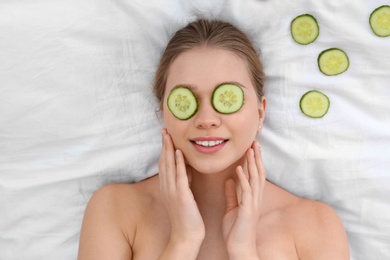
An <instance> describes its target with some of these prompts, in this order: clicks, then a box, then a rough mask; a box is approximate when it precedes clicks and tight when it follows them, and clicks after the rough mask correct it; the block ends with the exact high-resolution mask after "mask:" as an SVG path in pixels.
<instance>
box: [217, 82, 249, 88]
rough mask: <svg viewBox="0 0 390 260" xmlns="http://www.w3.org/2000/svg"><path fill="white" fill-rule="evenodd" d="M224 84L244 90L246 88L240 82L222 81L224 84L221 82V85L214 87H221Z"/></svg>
mask: <svg viewBox="0 0 390 260" xmlns="http://www.w3.org/2000/svg"><path fill="white" fill-rule="evenodd" d="M224 84H231V85H237V86H239V87H241V88H245V89H246V87H245V86H244V85H243V84H241V83H240V82H238V81H224V82H221V83H219V84H217V85H216V86H215V87H218V86H221V85H224Z"/></svg>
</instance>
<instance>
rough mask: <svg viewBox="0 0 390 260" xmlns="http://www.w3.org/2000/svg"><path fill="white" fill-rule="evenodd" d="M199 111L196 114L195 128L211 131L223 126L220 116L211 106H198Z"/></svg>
mask: <svg viewBox="0 0 390 260" xmlns="http://www.w3.org/2000/svg"><path fill="white" fill-rule="evenodd" d="M198 105H199V106H198V111H197V112H196V114H195V120H194V124H195V127H197V128H200V129H210V128H215V127H219V126H220V125H221V118H220V114H219V113H218V112H216V111H215V110H214V108H213V107H212V105H211V104H198Z"/></svg>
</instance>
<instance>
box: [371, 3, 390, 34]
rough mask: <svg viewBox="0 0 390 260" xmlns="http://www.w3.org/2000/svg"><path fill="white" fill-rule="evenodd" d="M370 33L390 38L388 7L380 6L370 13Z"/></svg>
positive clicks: (389, 9) (389, 13)
mask: <svg viewBox="0 0 390 260" xmlns="http://www.w3.org/2000/svg"><path fill="white" fill-rule="evenodd" d="M369 21H370V26H371V29H372V31H373V32H374V33H375V34H376V35H378V36H380V37H388V36H390V6H389V5H382V6H380V7H378V8H376V9H375V10H374V11H372V13H371V15H370V19H369Z"/></svg>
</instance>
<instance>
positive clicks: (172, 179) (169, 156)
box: [163, 133, 176, 191]
mask: <svg viewBox="0 0 390 260" xmlns="http://www.w3.org/2000/svg"><path fill="white" fill-rule="evenodd" d="M163 144H164V149H163V150H164V166H165V169H164V170H165V177H166V182H165V184H166V187H167V188H168V190H170V191H173V190H175V189H176V163H175V152H174V148H173V143H172V140H171V137H170V135H169V134H168V133H165V134H164V142H163Z"/></svg>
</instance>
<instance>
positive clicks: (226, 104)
mask: <svg viewBox="0 0 390 260" xmlns="http://www.w3.org/2000/svg"><path fill="white" fill-rule="evenodd" d="M211 104H212V105H213V107H214V109H215V111H217V112H219V113H222V114H231V113H234V112H237V111H238V110H240V109H241V107H242V105H243V104H244V91H243V90H242V88H241V87H239V86H237V85H234V84H222V85H219V86H218V87H216V88H215V89H214V91H213V95H212V96H211Z"/></svg>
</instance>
